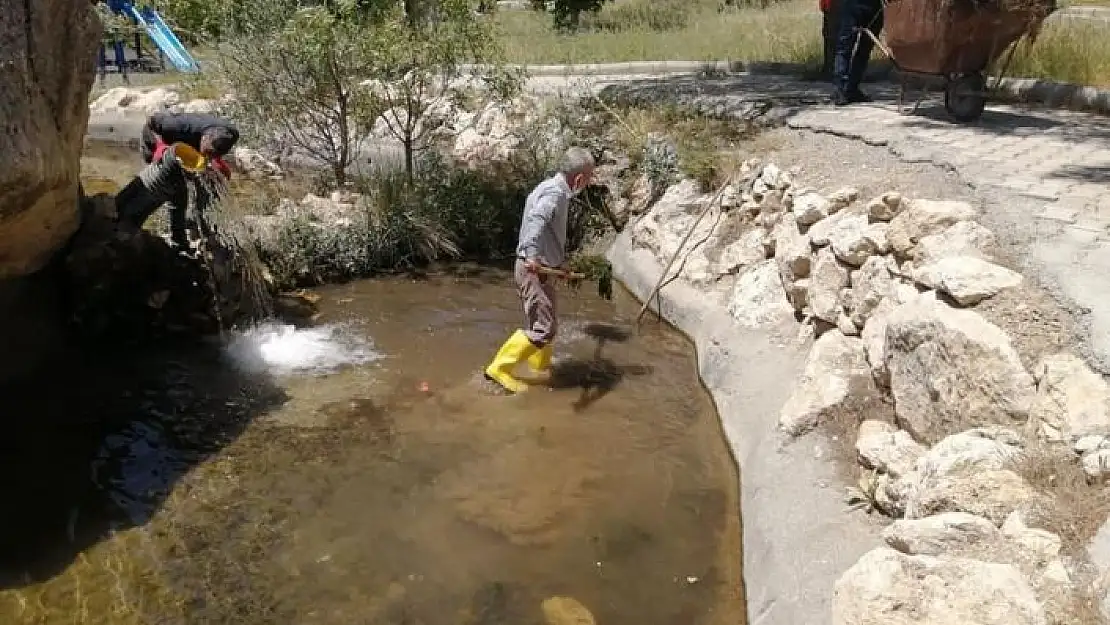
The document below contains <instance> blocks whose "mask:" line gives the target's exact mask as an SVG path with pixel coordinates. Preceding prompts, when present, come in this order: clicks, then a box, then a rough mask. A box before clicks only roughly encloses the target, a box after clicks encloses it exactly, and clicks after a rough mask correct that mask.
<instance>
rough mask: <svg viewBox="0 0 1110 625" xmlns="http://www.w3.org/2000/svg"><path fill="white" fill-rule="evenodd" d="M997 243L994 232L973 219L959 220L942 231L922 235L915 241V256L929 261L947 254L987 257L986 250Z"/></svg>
mask: <svg viewBox="0 0 1110 625" xmlns="http://www.w3.org/2000/svg"><path fill="white" fill-rule="evenodd" d="M996 244H997V242H996V240H995V237H994V233H993V232H991V231H990V230H988V229H987V228H985V227H983V226H981V225H979V224H978V223H976V222H974V221H961V222H959V223H957V224H955V225H952V226H949V227H948V228H946V229H945V230H943V231H942V232H939V233H937V234H930V235H929V236H926V237H923V238H922V239H921V240H920V241H918V243H917V250H916V254H915V255H916V257H917V261H918V262H920V263H929V262H932V261H937V260H940V259H942V258H947V257H949V256H977V257H981V258H986V257H988V254H987V250H989V249H991V248H992V247H994V246H995V245H996Z"/></svg>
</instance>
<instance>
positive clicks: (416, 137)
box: [363, 0, 520, 180]
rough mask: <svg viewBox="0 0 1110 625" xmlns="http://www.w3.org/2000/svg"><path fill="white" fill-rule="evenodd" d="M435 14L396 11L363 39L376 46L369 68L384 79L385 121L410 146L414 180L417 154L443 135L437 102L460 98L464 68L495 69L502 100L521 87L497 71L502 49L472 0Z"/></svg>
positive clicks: (454, 1) (455, 0)
mask: <svg viewBox="0 0 1110 625" xmlns="http://www.w3.org/2000/svg"><path fill="white" fill-rule="evenodd" d="M434 9H435V13H434V19H426V20H418V21H415V22H414V21H413V20H412V19H410V16H406V15H405V14H403V13H399V12H396V11H394V12H392V13H390V14H388V15H386V16H384V17H383V18H382V19H380V21H379V22H378V23H377V24H376V25H375V26H374V28H373V29H371V30H370V31H369V32H366V31H364V34H363V36H364V37H370V38H373V40H374V43H375V50H376V53H377V54H376V57H375V58H374V65H373V66H372V67H370V68H367V69H372V70H373V72H372V74H373V75H376V76H378V78H379V81H378V82H379V84H378V85H377V87H376V88H375V89H374V97H375V98H376V99H377V100H378V101H379V103H380V107H381V109H382V110H383V111H385V112H386V114H385V115H383V116H382V117H381V119H382V121H383V122H384V125H385V127H386V129H387V131H388V132H389V134H390V135H392V136H393V138H395V139H397V140H398V141H400V142H401V144H402V145H403V146H404V149H405V171H406V173H407V174H408V176H409V178H410V180H411V179H412V178H413V172H414V166H415V159H416V157H417V155H418V154H420V153H421V152H423V151H425V150H427V149H428V148H429V147H431V145H432V143H433V142H434V141H435V140H436V139H437V138H438V137H439V136H440V133H439V130H440V125H441V124H440V123H439V121H440V120H435V119H432V118H431V116H430V115H429V111H430V110H431V109H432V107H433V105H434V104H435V103H436V102H437V101H440V100H442V99H444V98H447V99H450V100H455V99H457V98H458V97H459V96H460V94H459V93H458V90H457V89H456V88H455V86H454V82H455V81H456V79H458V78H460V77H461V75H462V69H461V66H462V64H464V63H477V64H483V65H491V66H492V67H494V68H495V69H494V73H493V74H491V76H490V77H489V78H490V80H489V82H490V84H491V85H492V86H493V87H494V88H495V90H496V91H495V94H494V95H495V96H497V97H500V98H508V97H512V96H513V95H515V94H516V92H517V90H518V89H519V85H520V76H519V75H517V76H514V75H512V74H509V73H506V72H500V71H497V69H496V68H497V67H498V61H499V59H500V49H499V47H498V46H497V42H496V41H495V39H494V37H493V33H492V31H491V30H490V28H489V26H488V24H487V23H486V22H485V21H483V20H481V19H479V17H478V16H477V15H475V13H474V11H473V10H472V9H471V7H470V2H469V0H439V1H438V2H437V3H436V5H435V7H434Z"/></svg>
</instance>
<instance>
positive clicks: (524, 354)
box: [486, 330, 540, 393]
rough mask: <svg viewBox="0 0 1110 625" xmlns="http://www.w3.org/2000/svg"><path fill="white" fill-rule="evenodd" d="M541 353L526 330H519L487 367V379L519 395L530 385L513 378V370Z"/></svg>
mask: <svg viewBox="0 0 1110 625" xmlns="http://www.w3.org/2000/svg"><path fill="white" fill-rule="evenodd" d="M539 351H540V350H539V348H537V347H536V346H535V345H533V344H532V341H529V340H528V335H527V334H525V333H524V330H517V331H516V332H514V333H513V335H512V336H510V337H509V340H507V341H505V344H504V345H502V346H501V349H499V350H497V355H496V356H494V357H493V362H491V363H489V366H488V367H486V377H488V378H490V379H491V380H493V381H494V382H497V383H498V384H500V385H501V386H504V387H505V389H506V390H508V391H509V392H511V393H519V392H521V391H523V390H525V389H526V388H527V386H528V385H527V384H525V383H524V382H521V381H520V380H518V379H517V378H516V377H514V376H513V368H515V367H516V366H517V365H518V364H520V363H521V362H523V361H525V360H528V359H530V358H531V357H532V356H534V355H535V354H536V353H538V352H539Z"/></svg>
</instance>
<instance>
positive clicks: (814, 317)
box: [609, 162, 1110, 625]
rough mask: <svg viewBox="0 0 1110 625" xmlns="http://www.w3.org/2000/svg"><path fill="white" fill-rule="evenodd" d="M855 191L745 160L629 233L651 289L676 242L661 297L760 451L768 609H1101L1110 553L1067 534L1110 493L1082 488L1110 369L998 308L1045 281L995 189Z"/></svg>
mask: <svg viewBox="0 0 1110 625" xmlns="http://www.w3.org/2000/svg"><path fill="white" fill-rule="evenodd" d="M858 195H859V194H858V193H857V192H856V191H855V190H854V189H852V188H850V187H845V188H843V189H840V190H838V191H836V192H835V193H832V194H827V195H826V194H821V193H818V192H816V191H814V190H809V189H805V188H804V187H801V186H800V185H798V184H797V183H796V181H794V180H793V179H792V177H791V176H790V174H789V173H787V172H783V171H781V170H779V169H778V168H777V167H775V166H774V165H766V166H760V165H759V164H758V163H754V162H753V163H748V164H746V165H745V167H744V169H743V170H742V175H741V177H740V180H738V181H737V182H735V183H733V184H731V185H730V186H729V187H727V188H726V189H725V191H724V193H723V194H721V196H720V200H719V201H718V202H716V203H714V202H713V201H712V198H713V194H709V193H704V192H702V191H701V190H699V189H698V188H697V187H696V185H695V184H694V183H692V182H691V181H683V182H680V183H679V184H677V185H673V186H671V187H670V188H668V189H667V191H666V192H665V193H664V194H663V195H662V197H661V198H660V199H659V200H658V201H657V202H655V203H654V204H653V205H651V206H648V207H642V206H641V207H639V211H638V212H636V213H634V214H633V215H631V217H630V221H629V226H628V227H627V228H626V229H625V230H624V231H623V232H622V233H621V234H620V235H619V237H618V238H617V241H616V243H615V244H614V245H613V246H612V248H611V249H610V252H609V257H610V260H611V261H612V262H613V265H614V270H615V273H616V275H617V277H618V278H619V279H621V280H622V281H623V282H624V283H625V284H626V285H627V286H628V287H629V288H630V289H631V290H632V292H633V293H634V294H636V295H638V296H639V297H641V298H644V297H646V296H647V295H648V293H649V292H650V289H651V288H652V286H653V285H654V284H655V282H656V279H657V278H658V277H659V275H660V274H661V272H662V268H663V267H664V266H665V265H666V263H667V262H668V261H669V260H670V259H671V258H672V257H673V256H674V255H675V254H676V252H679V253H678V259H679V262H676V263H675V268H676V269H675V270H672V273H676V274H677V277H676V279H675V280H674V281H673V282H671V283H669V284H667V285H666V286H665V288H664V289H663V290H662V293H661V296H660V297H659V299H658V303H657V306H658V310H659V312H660V313H661V315H662V316H663V317H664V318H665V319H667V320H668V321H670V322H672V323H674V324H675V325H676V326H678V327H679V328H680V329H681V330H683V331H685V332H686V333H687V334H689V335H690V337H691V338H692V339H693V340H694V342H695V344H696V345H697V349H698V361H699V368H700V372H701V376H702V379H703V380H704V382H705V384H706V386H707V388H708V389H709V391H710V392H711V393H712V395H713V397H714V398H715V400H716V402H717V407H718V411H719V414H720V417H721V420H722V422H723V426H724V431H725V434H726V436H727V438H728V440H729V443H730V445H731V446H732V448H733V450H734V452H735V456H736V459H737V461H738V463H739V468H740V476H741V484H740V491H741V502H742V506H743V510H742V513H743V519H744V523H743V527H744V537H743V538H744V578H745V582H746V586H747V593H748V607H749V618H750V622H751V623H753V624H755V623H759V624H767V623H782V624H783V625H786V624H795V623H809V624H818V623H834V624H835V625H850V624H851V625H856V624H864V623H876V624H878V623H883V624H889V623H907V624H908V623H922V624H925V625H929V624H938V625H939V624H940V623H957V622H958V623H966V624H968V625H975V624H983V625H986V624H999V625H1001V624H1002V623H1007V624H1009V623H1030V624H1038V625H1040V624H1046V625H1047V624H1048V623H1075V624H1080V623H1097V622H1101V621H1100V619H1101V618H1102V617H1101V616H1100V615H1099V610H1098V608H1097V604H1098V602H1099V601H1101V600H1102V598H1103V597H1105V596H1106V589H1107V573H1106V572H1104V571H1099V570H1097V567H1092V566H1091V565H1090V562H1088V560H1087V558H1086V557H1085V555H1084V553H1083V549H1082V548H1079V549H1076V545H1075V544H1070V545H1069V544H1068V543H1075V542H1076V541H1077V540H1087V539H1089V538H1090V536H1086V535H1083V534H1084V532H1083V531H1081V530H1079V529H1077V527H1076V525H1077V523H1076V522H1075V521H1076V519H1079V518H1081V517H1082V516H1083V515H1086V516H1088V517H1092V518H1093V517H1099V518H1093V519H1089V520H1093V521H1094V523H1093V527H1096V528H1097V526H1098V524H1099V523H1100V522H1101V521H1102V518H1101V517H1105V514H1106V513H1107V512H1108V511H1110V510H1108V508H1107V506H1106V504H1105V502H1104V501H1103V499H1105V497H1103V496H1102V495H1100V494H1099V493H1101V492H1102V491H1101V490H1099V489H1098V488H1097V487H1092V490H1091V491H1089V492H1090V493H1092V494H1094V495H1095V496H1097V497H1099V499H1095V498H1092V499H1090V500H1086V501H1085V500H1084V499H1083V497H1082V496H1081V495H1080V494H1079V493H1080V490H1079V489H1083V488H1087V486H1086V484H1084V481H1085V480H1091V481H1095V482H1097V481H1099V480H1102V479H1104V478H1105V477H1106V475H1105V473H1106V471H1107V469H1106V468H1105V467H1107V466H1110V463H1108V462H1106V461H1105V459H1106V457H1110V452H1104V451H1102V450H1103V449H1105V448H1107V447H1110V442H1108V441H1110V439H1108V438H1107V437H1108V436H1110V389H1108V387H1107V384H1106V383H1105V381H1103V379H1102V378H1101V377H1100V376H1098V375H1097V374H1094V373H1093V372H1092V371H1091V370H1090V369H1088V368H1087V366H1086V365H1085V364H1084V362H1083V361H1082V360H1080V359H1079V358H1077V357H1075V356H1073V355H1071V354H1068V353H1057V352H1053V353H1035V354H1034V353H1024V352H1026V351H1028V349H1026V348H1025V346H1022V353H1019V350H1018V348H1016V347H1015V343H1014V341H1012V340H1011V335H1014V336H1017V335H1019V334H1020V333H1021V331H1022V329H1021V328H1010V327H1000V326H998V325H995V324H994V323H992V322H991V321H988V319H987V317H986V316H984V314H985V313H984V314H980V312H978V311H977V308H980V307H981V305H983V304H984V303H986V302H990V301H992V300H994V299H996V298H997V299H999V300H1003V299H1006V298H1005V297H1003V295H1005V294H1009V293H1012V292H1015V291H1016V292H1019V293H1020V294H1021V295H1019V296H1018V297H1016V298H1012V299H1015V300H1017V301H1018V302H1021V303H1019V304H1018V306H1019V307H1022V308H1028V307H1029V306H1033V305H1036V304H1035V303H1034V302H1035V301H1036V298H1034V297H1026V296H1025V295H1027V294H1026V293H1025V292H1024V291H1022V289H1026V288H1029V287H1028V285H1026V284H1025V283H1024V281H1023V278H1022V276H1021V275H1020V274H1018V273H1017V272H1014V271H1012V270H1010V269H1008V268H1006V267H1004V266H1003V265H1002V264H999V263H1000V261H999V259H998V258H997V257H996V241H995V239H994V235H993V234H992V233H991V232H990V231H989V230H987V229H986V228H984V227H983V226H981V225H980V224H978V223H977V222H976V217H977V216H978V210H977V209H976V207H974V206H973V205H971V204H968V203H964V202H947V201H930V200H927V199H908V198H903V197H901V196H900V195H899V194H897V193H888V194H885V195H883V196H881V197H877V198H874V199H872V200H870V201H861V200H860V198H858ZM691 229H693V235H692V236H691V237H690V239H689V243H688V244H687V245H686V246H684V247H683V248H682V249H681V250H679V245H680V242H681V241H682V240H683V237H684V235H685V234H686V233H687V232H688V231H689V230H691ZM807 352H808V353H807ZM1038 463H1039V464H1038ZM1038 473H1040V474H1041V475H1037V474H1038ZM1048 474H1051V475H1048ZM1069 501H1070V502H1071V503H1069ZM851 510H854V512H853V511H851ZM884 519H885V521H883V520H884ZM891 519H893V520H894V522H893V523H890V524H889V525H887V526H886V527H885V529H882V530H881V538H880V536H879V534H880V528H881V525H880V523H882V524H885V523H889V521H890V520H891ZM877 521H879V523H877ZM1047 528H1053V529H1054V530H1057V531H1060V532H1061V535H1058V534H1057V533H1054V532H1053V531H1049V530H1048V529H1047ZM1059 528H1063V529H1059ZM986 605H990V606H992V607H991V609H990V610H985V609H983V607H982V606H986Z"/></svg>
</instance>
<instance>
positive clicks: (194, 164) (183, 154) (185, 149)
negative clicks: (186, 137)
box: [173, 141, 207, 172]
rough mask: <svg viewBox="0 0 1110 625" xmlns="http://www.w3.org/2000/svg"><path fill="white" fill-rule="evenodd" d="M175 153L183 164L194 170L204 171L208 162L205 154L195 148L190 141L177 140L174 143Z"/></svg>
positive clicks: (186, 167)
mask: <svg viewBox="0 0 1110 625" xmlns="http://www.w3.org/2000/svg"><path fill="white" fill-rule="evenodd" d="M173 153H174V156H176V157H177V160H178V161H180V162H181V166H182V167H184V168H185V169H187V170H189V171H193V172H198V171H203V170H204V166H205V165H206V164H207V162H206V159H205V158H204V155H203V154H201V153H200V152H198V151H196V150H195V149H193V146H191V145H189V144H188V143H182V142H180V141H179V142H177V143H175V144H173Z"/></svg>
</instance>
